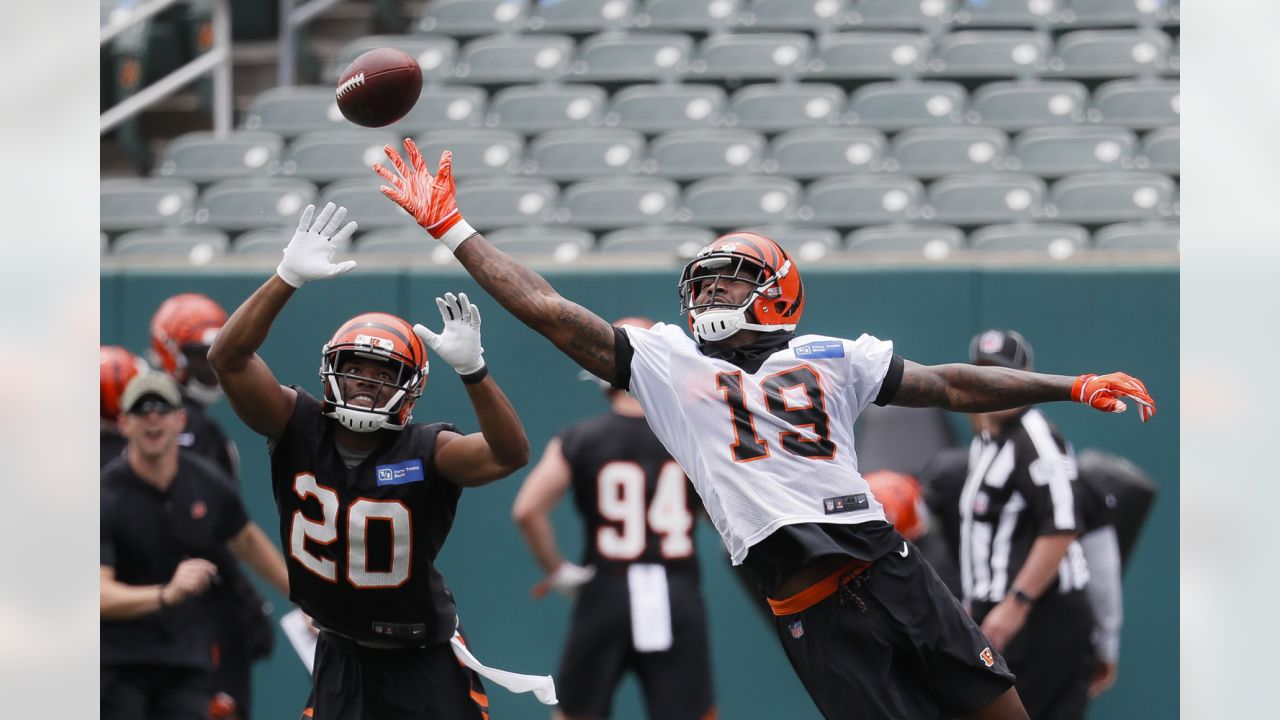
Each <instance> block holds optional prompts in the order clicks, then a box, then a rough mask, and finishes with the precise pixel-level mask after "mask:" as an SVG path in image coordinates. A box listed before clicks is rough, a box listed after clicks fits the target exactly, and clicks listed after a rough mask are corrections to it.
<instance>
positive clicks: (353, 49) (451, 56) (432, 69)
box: [329, 35, 458, 92]
mask: <svg viewBox="0 0 1280 720" xmlns="http://www.w3.org/2000/svg"><path fill="white" fill-rule="evenodd" d="M384 47H389V48H395V49H396V50H401V51H403V52H404V53H405V54H406V55H408V56H409V57H411V58H414V59H416V60H417V61H418V66H419V67H421V68H422V82H423V84H425V85H436V84H438V83H440V82H441V81H443V80H446V79H448V78H451V77H453V67H454V65H455V64H456V63H457V62H458V41H457V40H456V39H454V38H451V37H448V36H447V35H369V36H367V37H362V38H360V39H358V40H352V41H351V42H349V43H347V44H346V45H344V46H343V48H342V52H341V53H339V54H338V59H337V61H336V62H335V63H334V64H333V67H332V68H330V72H329V79H330V80H331V81H333V82H335V83H336V82H337V81H338V78H340V77H342V73H343V72H344V71H345V70H346V69H347V66H348V65H350V64H351V61H352V60H355V59H356V58H357V57H359V56H360V55H362V54H364V53H365V52H367V51H369V50H373V49H375V48H384ZM429 92H434V90H431V91H429Z"/></svg>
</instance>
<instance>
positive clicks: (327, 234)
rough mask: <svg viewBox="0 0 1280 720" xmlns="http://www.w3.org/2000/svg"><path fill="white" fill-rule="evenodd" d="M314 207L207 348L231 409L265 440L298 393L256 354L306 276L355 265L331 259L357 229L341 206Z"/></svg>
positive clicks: (279, 427)
mask: <svg viewBox="0 0 1280 720" xmlns="http://www.w3.org/2000/svg"><path fill="white" fill-rule="evenodd" d="M315 209H316V208H315V206H314V205H308V206H307V208H306V209H305V210H303V211H302V217H301V219H300V220H299V222H298V230H297V232H295V233H294V235H293V238H292V239H291V240H290V241H289V245H288V246H287V247H285V249H284V259H283V260H281V261H280V265H279V267H277V268H276V274H275V275H272V276H271V278H270V279H269V280H267V282H266V283H264V284H263V285H262V287H260V288H258V289H257V290H255V291H254V293H253V294H252V295H250V296H249V299H248V300H245V301H244V303H243V304H241V305H240V307H238V308H236V311H235V312H234V313H232V314H231V317H230V318H228V319H227V324H226V325H224V326H223V328H222V330H221V331H219V332H218V336H217V337H216V338H215V339H214V341H213V345H212V346H210V348H209V364H210V365H211V366H213V370H214V372H215V373H216V374H217V375H218V382H219V384H221V385H222V389H223V391H224V392H225V393H226V395H227V401H228V402H230V403H231V408H232V409H233V410H235V411H236V415H239V416H240V419H241V420H243V421H244V423H245V424H246V425H248V426H249V427H250V428H252V429H253V430H254V431H255V432H257V433H259V434H262V435H266V436H267V437H269V438H278V437H280V433H282V432H283V431H284V428H285V424H286V423H288V422H289V415H290V414H291V413H292V412H293V406H294V403H295V402H297V393H295V392H294V391H293V389H292V388H287V387H283V386H281V385H280V383H279V382H278V381H277V380H276V377H275V375H274V374H273V373H272V372H271V368H269V367H267V364H266V362H264V361H263V360H262V358H260V357H258V355H257V352H258V348H260V347H262V343H263V342H264V341H265V340H266V339H267V332H268V331H269V330H270V329H271V324H272V323H273V322H275V319H276V316H277V315H279V314H280V310H281V309H283V308H284V305H285V303H286V302H288V301H289V298H291V297H293V292H294V291H295V290H297V289H298V288H300V287H302V286H303V284H305V283H306V282H308V281H310V280H319V279H323V278H330V277H334V276H336V275H341V274H342V273H345V272H347V271H348V270H350V269H351V268H353V267H355V262H354V261H350V260H348V261H347V262H343V263H337V264H335V263H333V262H332V257H333V252H334V248H335V245H336V244H338V243H341V242H342V241H344V240H345V239H347V238H349V237H351V234H352V233H354V232H355V231H356V224H355V223H354V222H349V223H347V224H346V225H345V226H343V225H342V221H343V219H344V218H345V217H346V214H347V210H346V208H340V207H336V206H335V205H334V204H333V203H329V204H328V205H326V206H325V208H324V210H321V211H320V214H319V215H318V216H316V215H315ZM339 228H341V229H339Z"/></svg>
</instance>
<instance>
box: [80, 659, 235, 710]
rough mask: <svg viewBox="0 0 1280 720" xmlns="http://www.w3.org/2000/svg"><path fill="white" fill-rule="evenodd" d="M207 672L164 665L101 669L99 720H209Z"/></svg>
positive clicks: (209, 683) (209, 694)
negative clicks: (100, 719)
mask: <svg viewBox="0 0 1280 720" xmlns="http://www.w3.org/2000/svg"><path fill="white" fill-rule="evenodd" d="M210 679H211V676H210V674H209V671H208V670H196V669H191V668H175V667H168V666H163V665H115V666H111V665H104V666H103V667H102V672H101V683H102V687H101V688H100V691H99V692H100V707H99V717H101V718H102V720H152V719H153V718H154V719H155V720H161V719H163V720H208V718H209V701H210V700H212V699H213V690H212V684H211V682H210Z"/></svg>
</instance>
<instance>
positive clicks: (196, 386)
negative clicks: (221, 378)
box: [151, 293, 227, 404]
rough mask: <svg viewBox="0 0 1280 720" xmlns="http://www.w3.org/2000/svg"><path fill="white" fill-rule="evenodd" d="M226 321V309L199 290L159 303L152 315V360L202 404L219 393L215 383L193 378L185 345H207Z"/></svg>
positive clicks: (211, 342) (206, 346) (213, 398)
mask: <svg viewBox="0 0 1280 720" xmlns="http://www.w3.org/2000/svg"><path fill="white" fill-rule="evenodd" d="M226 324H227V311H226V310H223V309H222V306H221V305H219V304H218V303H216V302H214V301H213V300H211V299H210V298H209V297H207V296H205V295H201V294H200V293H182V294H181V295H174V296H173V297H171V298H169V299H168V300H165V301H164V302H162V303H160V307H159V308H157V309H156V314H155V315H152V316H151V361H152V363H153V364H154V365H155V366H156V367H157V369H160V370H163V371H165V372H167V373H169V374H170V375H172V376H173V379H174V380H177V381H178V382H179V383H180V384H182V385H185V386H186V388H187V390H188V392H190V393H191V394H192V395H194V396H195V397H196V399H198V400H200V401H201V402H203V403H206V404H207V403H210V402H213V401H214V400H216V399H217V398H218V396H219V394H220V393H219V389H218V387H217V386H216V385H213V386H207V385H205V384H204V383H201V382H199V381H198V380H196V378H194V377H192V375H191V372H190V368H189V367H188V366H187V358H186V356H185V355H184V354H183V352H182V351H183V349H184V348H192V347H203V348H206V349H207V348H208V347H209V346H210V345H212V344H213V338H214V337H215V336H216V335H217V334H218V331H219V330H221V329H222V326H223V325H226Z"/></svg>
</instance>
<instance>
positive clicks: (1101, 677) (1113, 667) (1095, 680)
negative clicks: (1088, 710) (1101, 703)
mask: <svg viewBox="0 0 1280 720" xmlns="http://www.w3.org/2000/svg"><path fill="white" fill-rule="evenodd" d="M1118 673H1119V664H1118V663H1116V662H1115V661H1114V660H1099V661H1098V663H1097V664H1096V665H1094V666H1093V677H1092V678H1091V679H1090V680H1089V697H1091V698H1095V697H1098V696H1099V695H1101V694H1102V693H1104V692H1106V691H1107V690H1110V689H1111V686H1112V685H1115V684H1116V675H1117V674H1118Z"/></svg>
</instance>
